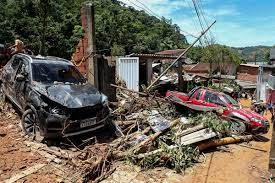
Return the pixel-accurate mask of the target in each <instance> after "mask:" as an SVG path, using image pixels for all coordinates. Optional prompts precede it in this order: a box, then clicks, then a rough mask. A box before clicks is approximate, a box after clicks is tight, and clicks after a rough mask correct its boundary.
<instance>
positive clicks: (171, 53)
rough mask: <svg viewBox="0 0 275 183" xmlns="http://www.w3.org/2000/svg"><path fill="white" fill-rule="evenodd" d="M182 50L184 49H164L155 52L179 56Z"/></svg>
mask: <svg viewBox="0 0 275 183" xmlns="http://www.w3.org/2000/svg"><path fill="white" fill-rule="evenodd" d="M184 50H185V49H175V50H164V51H160V52H157V53H156V54H160V55H173V56H179V55H180V54H181V53H182V52H183V51H184Z"/></svg>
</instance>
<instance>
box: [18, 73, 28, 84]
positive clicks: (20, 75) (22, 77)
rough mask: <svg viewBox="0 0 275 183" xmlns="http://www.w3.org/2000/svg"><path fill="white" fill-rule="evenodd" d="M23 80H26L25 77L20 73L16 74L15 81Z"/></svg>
mask: <svg viewBox="0 0 275 183" xmlns="http://www.w3.org/2000/svg"><path fill="white" fill-rule="evenodd" d="M25 80H26V77H25V76H24V75H22V74H18V75H17V76H16V81H18V82H22V81H25Z"/></svg>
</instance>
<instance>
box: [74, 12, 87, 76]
mask: <svg viewBox="0 0 275 183" xmlns="http://www.w3.org/2000/svg"><path fill="white" fill-rule="evenodd" d="M81 23H82V27H83V30H84V36H83V38H82V39H80V40H79V43H78V45H77V47H76V50H75V53H74V54H73V56H72V57H73V60H74V61H75V62H76V63H80V62H81V60H82V59H83V58H86V57H87V55H88V35H87V29H88V25H87V17H86V16H85V12H84V9H83V8H82V9H81ZM77 67H78V69H79V71H80V72H81V73H82V74H83V75H84V76H87V70H88V62H87V60H86V61H84V62H83V63H82V64H81V65H79V66H77Z"/></svg>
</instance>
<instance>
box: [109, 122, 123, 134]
mask: <svg viewBox="0 0 275 183" xmlns="http://www.w3.org/2000/svg"><path fill="white" fill-rule="evenodd" d="M105 126H106V127H107V129H108V130H109V132H110V133H111V134H112V135H114V136H116V137H121V136H123V133H122V131H121V129H120V127H119V126H117V125H115V124H114V122H113V121H112V120H111V119H108V120H107V122H106V125H105Z"/></svg>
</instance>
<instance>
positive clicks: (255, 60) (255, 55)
mask: <svg viewBox="0 0 275 183" xmlns="http://www.w3.org/2000/svg"><path fill="white" fill-rule="evenodd" d="M254 62H255V65H257V51H255V53H254Z"/></svg>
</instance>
